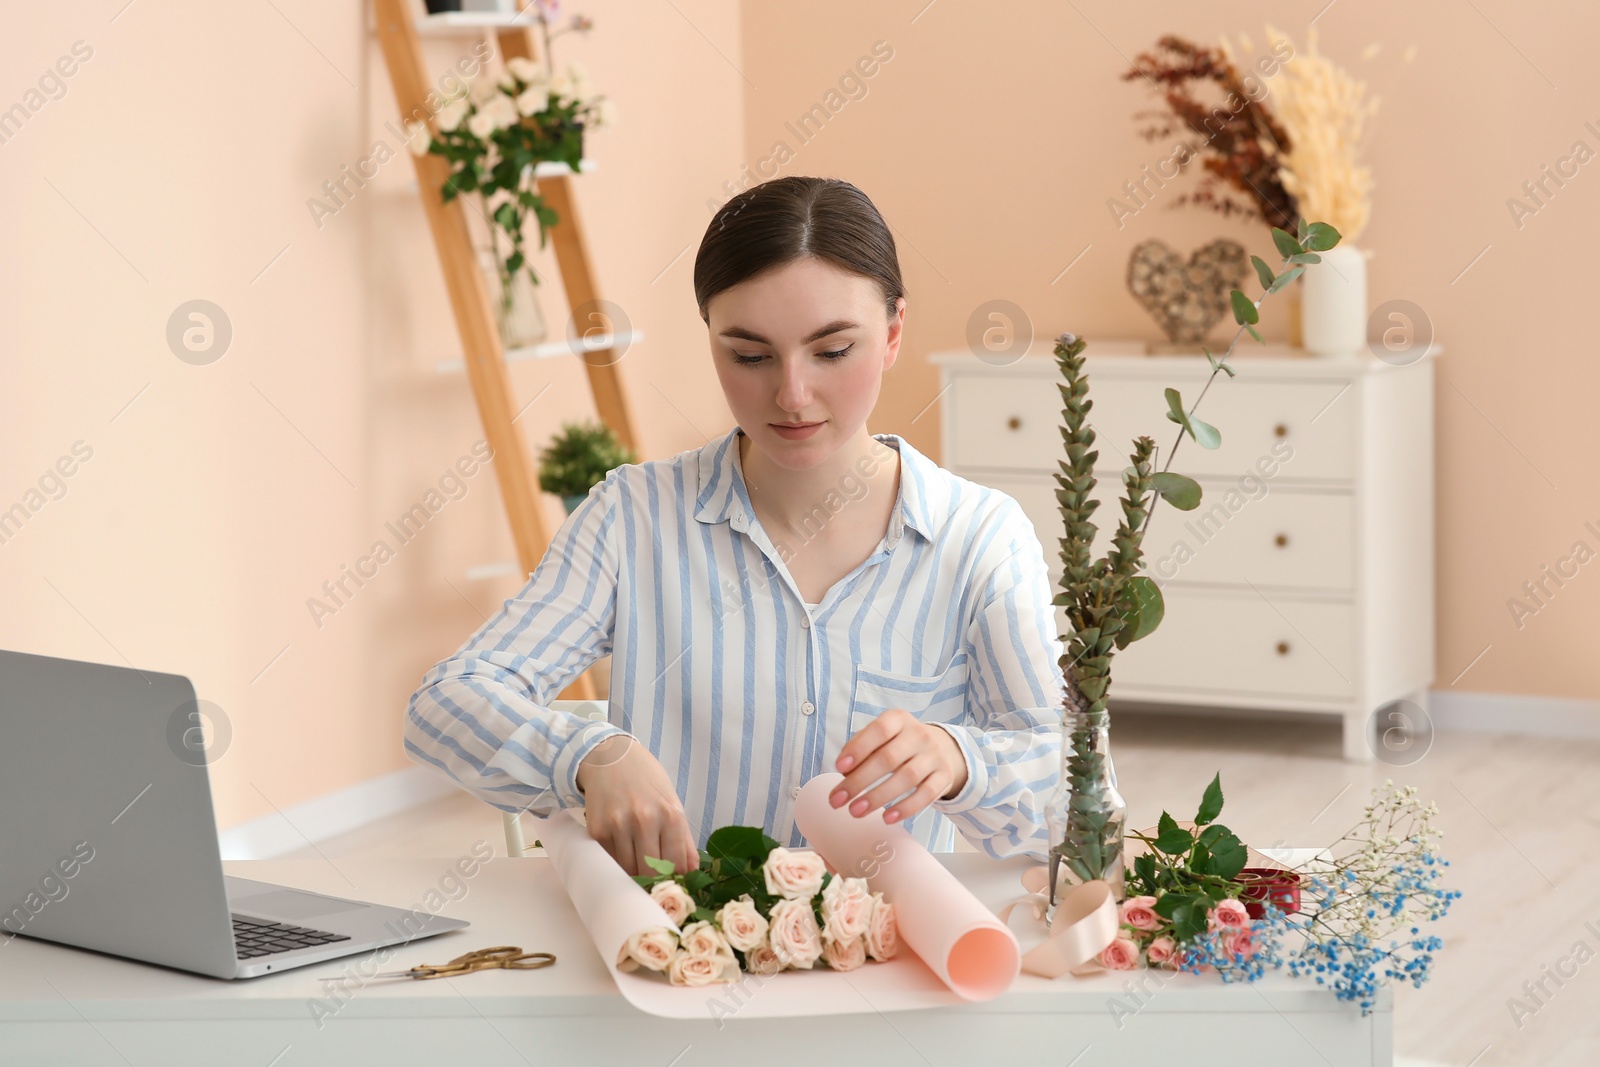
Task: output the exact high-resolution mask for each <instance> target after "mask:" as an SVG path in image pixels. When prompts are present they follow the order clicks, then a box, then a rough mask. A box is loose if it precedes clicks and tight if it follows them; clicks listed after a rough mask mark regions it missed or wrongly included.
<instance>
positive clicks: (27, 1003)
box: [0, 850, 1393, 1067]
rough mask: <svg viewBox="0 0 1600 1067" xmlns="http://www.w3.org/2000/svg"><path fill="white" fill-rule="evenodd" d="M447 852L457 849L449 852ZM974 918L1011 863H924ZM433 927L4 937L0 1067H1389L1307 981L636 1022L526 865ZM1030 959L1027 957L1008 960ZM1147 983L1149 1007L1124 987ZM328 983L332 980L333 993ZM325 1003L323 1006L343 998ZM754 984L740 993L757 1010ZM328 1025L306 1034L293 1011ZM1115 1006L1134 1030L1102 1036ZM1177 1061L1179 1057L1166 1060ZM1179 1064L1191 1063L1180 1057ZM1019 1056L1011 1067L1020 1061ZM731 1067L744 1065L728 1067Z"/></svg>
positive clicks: (1381, 1047)
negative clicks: (208, 963)
mask: <svg viewBox="0 0 1600 1067" xmlns="http://www.w3.org/2000/svg"><path fill="white" fill-rule="evenodd" d="M463 854H465V850H463ZM941 859H942V860H944V861H945V862H946V864H947V865H948V866H949V868H950V869H951V870H952V871H954V872H955V873H956V874H957V875H958V876H959V877H961V878H962V879H963V880H964V881H965V882H966V883H967V884H968V885H970V886H972V888H973V890H974V891H975V892H976V893H977V894H978V895H979V896H980V897H981V898H982V899H983V900H984V901H985V902H986V903H988V904H990V905H991V906H998V905H1000V904H1002V903H1004V902H1005V901H1007V900H1009V899H1011V898H1013V897H1014V896H1016V895H1017V894H1018V892H1019V885H1018V881H1017V879H1018V875H1019V872H1020V871H1021V870H1022V869H1023V867H1024V866H1025V864H1022V863H1019V862H1006V863H996V862H995V861H993V860H990V859H988V858H987V857H984V856H981V855H975V854H953V855H946V856H942V857H941ZM454 860H455V857H449V858H440V859H409V860H404V861H388V862H361V863H355V862H350V863H341V864H340V865H339V868H338V869H337V870H336V869H335V868H333V867H332V866H330V865H328V864H325V863H314V862H303V861H234V862H230V863H228V864H226V867H227V870H228V873H229V874H236V875H242V876H244V877H247V878H257V879H263V880H266V881H275V882H280V883H283V884H285V885H291V886H296V887H300V888H306V889H312V890H318V891H321V892H326V893H331V894H334V895H337V896H344V897H355V898H358V899H366V900H372V901H375V902H378V903H384V904H392V905H396V906H400V907H415V906H417V905H418V904H419V903H421V902H422V901H423V900H424V897H425V894H427V892H428V891H429V890H437V889H440V888H441V886H443V887H445V888H448V887H449V885H450V882H449V872H451V871H452V869H453V864H454ZM464 884H465V895H464V896H462V897H461V898H460V899H459V900H458V901H456V902H454V903H450V904H448V905H447V906H445V907H444V908H442V909H440V910H442V911H443V912H444V914H447V915H451V916H458V917H460V918H464V919H469V920H471V922H472V924H473V925H472V927H471V928H469V929H467V930H462V931H459V932H456V933H452V934H446V935H442V936H440V937H435V938H430V939H428V940H425V941H419V942H415V943H413V944H411V945H409V946H404V947H402V948H399V949H397V950H394V951H395V955H394V956H393V958H392V959H390V960H389V961H387V963H385V964H384V965H383V966H378V965H377V962H378V961H376V960H370V959H369V958H368V957H367V956H353V957H348V958H346V959H344V960H339V961H335V962H331V963H326V964H321V965H318V966H314V967H307V968H302V969H300V970H295V971H289V972H285V973H283V974H277V975H268V976H266V977H262V978H255V979H250V980H248V981H241V982H224V981H217V980H213V979H208V978H202V977H199V976H196V975H190V974H186V973H183V972H179V971H170V970H165V969H163V968H159V967H150V966H145V965H143V964H138V963H133V962H130V961H127V960H121V959H116V958H113V957H109V956H101V955H98V954H96V953H91V952H83V951H79V950H77V949H70V948H64V947H61V946H58V945H51V944H47V943H44V942H38V941H30V940H28V939H26V938H17V939H14V940H12V941H10V942H9V943H7V944H5V946H4V947H0V1064H4V1065H7V1067H10V1065H13V1064H15V1065H27V1067H42V1065H53V1064H62V1065H66V1064H71V1065H73V1067H100V1065H107V1067H127V1065H130V1064H133V1065H138V1067H144V1065H146V1064H149V1065H158V1064H159V1065H161V1067H182V1065H188V1064H195V1065H205V1067H214V1065H218V1064H228V1065H230V1067H245V1065H258V1067H268V1065H271V1067H298V1065H305V1064H337V1065H339V1067H351V1065H354V1064H361V1065H365V1064H374V1065H380V1067H381V1065H385V1064H427V1065H429V1067H436V1065H441V1064H447V1063H470V1064H473V1065H474V1067H499V1065H502V1064H503V1065H507V1067H516V1065H526V1064H538V1065H540V1067H543V1065H546V1064H565V1063H575V1064H576V1063H582V1064H596V1065H604V1064H637V1065H645V1067H668V1065H671V1064H677V1065H687V1064H699V1063H712V1062H735V1061H734V1060H733V1059H731V1057H736V1056H737V1057H741V1059H740V1060H739V1061H738V1062H745V1063H759V1064H763V1065H766V1064H773V1065H777V1064H789V1063H794V1064H806V1065H807V1067H815V1065H816V1064H818V1063H820V1062H826V1061H828V1059H829V1057H828V1055H827V1054H826V1053H827V1051H828V1050H837V1051H842V1052H844V1053H846V1055H845V1058H844V1059H842V1060H840V1059H835V1060H833V1061H832V1062H849V1063H880V1064H884V1065H892V1064H909V1065H921V1064H930V1065H944V1064H952V1065H957V1064H958V1065H961V1067H973V1065H985V1064H991V1063H996V1062H1004V1061H1002V1057H1009V1058H1010V1059H1009V1062H1011V1063H1013V1064H1016V1065H1017V1067H1023V1064H1025V1063H1040V1064H1050V1065H1053V1067H1059V1065H1064V1064H1072V1065H1073V1067H1091V1065H1096V1064H1107V1065H1111V1064H1115V1065H1117V1067H1127V1065H1129V1064H1143V1063H1158V1062H1177V1061H1178V1060H1179V1059H1181V1060H1182V1061H1183V1062H1185V1063H1186V1064H1193V1065H1196V1067H1199V1065H1202V1064H1228V1065H1230V1067H1236V1065H1238V1064H1240V1063H1248V1062H1251V1061H1252V1059H1253V1058H1255V1057H1257V1056H1261V1055H1270V1056H1271V1057H1272V1059H1273V1061H1274V1062H1279V1063H1295V1064H1313V1065H1320V1064H1324V1063H1326V1064H1329V1065H1334V1067H1345V1065H1347V1064H1362V1065H1367V1064H1372V1065H1381V1067H1390V1064H1391V1063H1392V1050H1393V1030H1392V1020H1393V999H1392V993H1391V992H1390V991H1389V990H1384V991H1383V992H1382V993H1381V994H1380V996H1379V998H1378V1001H1377V1005H1376V1009H1375V1010H1374V1012H1373V1013H1372V1014H1371V1015H1369V1016H1367V1017H1366V1018H1362V1017H1361V1014H1360V1010H1359V1009H1358V1008H1357V1007H1355V1006H1353V1005H1348V1004H1344V1003H1341V1002H1339V1001H1338V1000H1336V999H1335V998H1334V996H1333V994H1332V993H1330V992H1328V991H1327V990H1325V989H1323V988H1321V987H1318V986H1317V985H1316V984H1315V983H1314V982H1312V981H1311V980H1309V979H1291V978H1288V977H1287V976H1286V975H1282V974H1277V975H1269V976H1268V977H1267V978H1266V979H1265V980H1263V981H1261V982H1259V983H1256V984H1255V985H1243V984H1233V985H1225V984H1223V983H1221V982H1220V981H1218V980H1217V979H1215V978H1214V977H1213V978H1200V977H1196V976H1191V975H1169V976H1166V978H1165V981H1164V982H1163V983H1160V984H1159V985H1158V984H1157V982H1156V981H1155V979H1154V978H1153V972H1152V973H1151V974H1149V975H1147V974H1146V972H1133V973H1131V974H1130V973H1122V974H1116V975H1111V974H1103V975H1099V976H1096V977H1093V978H1087V979H1079V978H1073V977H1071V976H1068V977H1065V978H1062V979H1060V980H1058V981H1054V982H1051V981H1046V980H1044V979H1040V978H1033V977H1030V976H1027V975H1024V976H1022V977H1021V978H1020V979H1019V980H1018V982H1017V983H1016V985H1015V986H1014V987H1013V988H1012V989H1011V990H1010V991H1009V992H1007V993H1006V994H1005V995H1004V996H1002V997H1000V998H998V999H996V1000H993V1001H989V1002H987V1003H983V1004H962V1005H958V1006H955V1007H951V1008H941V1009H939V1010H937V1011H914V1012H888V1013H882V1014H880V1013H865V1014H858V1015H849V1016H842V1017H833V1018H829V1019H809V1018H805V1019H766V1020H757V1019H740V1018H738V1017H737V1016H735V1017H734V1018H732V1019H725V1020H723V1021H722V1023H721V1024H720V1025H719V1023H718V1022H713V1021H705V1022H698V1021H695V1022H685V1021H674V1020H667V1019H660V1018H656V1017H655V1016H651V1015H645V1014H642V1013H640V1012H639V1011H637V1010H636V1009H634V1008H633V1007H632V1006H630V1005H629V1004H628V1003H627V1002H626V1001H625V1000H624V999H623V997H622V995H621V994H620V993H619V992H618V991H617V988H616V986H615V984H614V983H613V982H612V981H611V979H610V977H609V975H608V973H607V971H606V969H605V967H604V966H603V965H602V963H601V961H600V958H599V956H598V955H597V954H596V952H595V950H594V946H593V944H592V943H591V942H590V941H589V939H588V935H587V933H586V931H585V930H584V929H583V927H582V925H581V924H580V923H579V921H578V917H577V914H576V912H574V910H573V908H572V905H571V903H570V902H569V901H568V900H567V898H566V895H565V893H564V892H563V891H562V889H561V887H560V885H559V883H558V882H557V881H556V879H555V877H554V874H553V872H552V870H551V868H550V865H549V862H548V861H547V860H545V859H543V858H539V857H534V858H529V859H515V860H513V859H497V860H494V861H491V862H490V863H488V864H485V865H483V867H482V868H481V869H480V870H479V872H478V874H477V875H476V876H475V877H474V878H472V879H470V880H465V883H464ZM500 944H512V945H521V946H522V947H523V948H525V949H529V950H543V951H549V952H554V953H556V955H557V956H558V962H557V964H556V965H555V966H554V967H550V968H546V969H544V970H536V971H524V972H520V973H518V972H505V971H487V972H480V973H477V974H472V975H467V976H464V977H461V978H456V979H436V980H433V981H425V982H417V981H409V980H393V981H378V982H367V981H365V980H364V979H363V977H362V974H363V971H365V972H366V973H371V972H373V971H376V970H393V969H399V968H402V967H407V966H411V965H414V964H417V963H424V962H426V963H442V962H444V961H445V960H448V959H450V958H451V957H453V956H456V955H459V954H461V953H462V952H465V951H467V950H469V949H474V948H483V947H487V946H490V945H500ZM1028 945H1029V941H1028V940H1026V939H1025V940H1024V948H1026V947H1028ZM1141 975H1145V976H1146V977H1147V986H1146V988H1147V989H1148V990H1149V991H1150V992H1149V995H1140V996H1138V997H1137V998H1135V997H1134V996H1131V995H1130V994H1129V993H1128V991H1127V989H1128V988H1130V987H1129V986H1127V985H1126V984H1127V983H1131V982H1132V981H1134V980H1136V979H1138V978H1139V977H1140V976H1141ZM341 980H342V981H341ZM341 985H342V991H341ZM773 988H774V987H772V986H768V987H766V988H765V989H763V990H761V991H758V992H757V993H756V994H755V995H757V996H767V995H771V990H772V989H773ZM319 1000H320V1001H322V1003H323V1011H324V1012H327V1013H328V1014H327V1015H326V1016H325V1017H324V1018H323V1020H322V1025H321V1026H320V1027H319V1025H318V1022H317V1020H316V1019H315V1018H314V1016H313V1010H312V1005H313V1004H314V1003H315V1002H317V1001H319ZM1119 1001H1120V1003H1121V1004H1122V1005H1123V1008H1124V1011H1125V1012H1127V1011H1131V1012H1132V1013H1133V1014H1131V1015H1127V1014H1125V1015H1124V1017H1122V1018H1121V1019H1119V1018H1118V1017H1117V1015H1116V1013H1115V1011H1114V1007H1115V1005H1116V1004H1117V1003H1118V1002H1119ZM1179 1050H1185V1051H1183V1052H1182V1053H1181V1055H1180V1051H1179ZM1187 1050H1194V1051H1193V1052H1190V1051H1187ZM1023 1056H1026V1057H1028V1059H1027V1060H1022V1059H1021V1058H1020V1057H1023ZM744 1057H748V1058H744Z"/></svg>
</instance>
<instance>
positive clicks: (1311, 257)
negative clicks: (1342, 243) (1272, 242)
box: [1289, 252, 1322, 263]
mask: <svg viewBox="0 0 1600 1067" xmlns="http://www.w3.org/2000/svg"><path fill="white" fill-rule="evenodd" d="M1289 262H1290V263H1321V262H1322V257H1321V256H1319V255H1317V254H1316V253H1315V252H1302V253H1300V254H1299V255H1297V256H1290V257H1289Z"/></svg>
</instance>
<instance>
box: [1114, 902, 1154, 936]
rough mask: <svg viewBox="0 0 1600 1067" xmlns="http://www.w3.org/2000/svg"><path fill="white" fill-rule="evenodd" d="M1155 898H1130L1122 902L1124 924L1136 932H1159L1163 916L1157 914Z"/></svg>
mask: <svg viewBox="0 0 1600 1067" xmlns="http://www.w3.org/2000/svg"><path fill="white" fill-rule="evenodd" d="M1155 909H1156V898H1155V897H1129V898H1128V899H1127V900H1124V901H1123V902H1122V922H1123V925H1124V926H1131V927H1133V928H1134V929H1135V930H1159V929H1160V928H1161V916H1159V915H1157V914H1156V910H1155Z"/></svg>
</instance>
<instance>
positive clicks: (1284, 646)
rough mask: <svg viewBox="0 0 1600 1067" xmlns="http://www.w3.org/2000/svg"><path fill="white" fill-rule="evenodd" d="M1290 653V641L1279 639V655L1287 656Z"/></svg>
mask: <svg viewBox="0 0 1600 1067" xmlns="http://www.w3.org/2000/svg"><path fill="white" fill-rule="evenodd" d="M1288 654H1289V642H1287V641H1279V642H1278V655H1280V656H1287V655H1288Z"/></svg>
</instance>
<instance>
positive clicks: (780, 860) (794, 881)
mask: <svg viewBox="0 0 1600 1067" xmlns="http://www.w3.org/2000/svg"><path fill="white" fill-rule="evenodd" d="M761 873H762V874H763V875H764V876H765V877H766V880H767V892H769V893H771V894H773V895H774V896H779V897H784V898H785V899H789V900H793V899H795V898H799V899H801V900H805V901H807V902H809V901H810V900H811V898H812V897H814V896H816V895H817V892H818V891H819V890H821V889H822V877H823V875H825V874H827V873H828V871H827V867H826V866H825V865H824V864H823V862H822V857H821V856H819V855H817V854H816V853H815V852H805V851H794V852H791V851H789V850H788V849H786V848H784V847H783V846H782V845H779V846H778V847H777V848H775V849H773V850H772V851H771V852H769V853H767V862H766V863H764V864H762V866H761Z"/></svg>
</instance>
